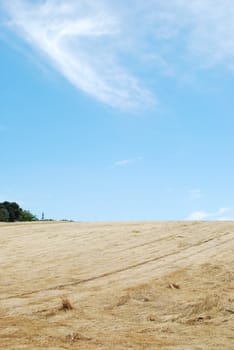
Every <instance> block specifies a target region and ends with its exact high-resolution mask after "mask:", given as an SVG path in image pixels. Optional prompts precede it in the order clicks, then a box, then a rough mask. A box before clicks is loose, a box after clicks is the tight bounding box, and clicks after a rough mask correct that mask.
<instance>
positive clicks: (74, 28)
mask: <svg viewBox="0 0 234 350" xmlns="http://www.w3.org/2000/svg"><path fill="white" fill-rule="evenodd" d="M3 3H4V6H5V9H6V11H7V13H8V15H9V17H10V21H9V28H11V29H13V30H14V31H16V33H17V34H18V35H19V36H21V37H22V38H23V39H24V40H26V41H27V42H28V44H30V45H31V46H32V47H33V48H34V49H36V50H37V51H38V52H39V53H40V54H41V55H43V56H44V58H45V59H46V60H48V61H49V62H50V63H51V64H52V65H53V66H54V67H55V68H56V69H57V70H58V71H59V72H60V73H62V74H63V75H64V76H65V77H66V78H67V79H68V80H69V81H70V82H71V83H72V84H73V85H74V86H75V87H76V88H78V89H79V90H81V91H83V92H85V93H88V94H90V95H92V96H94V97H95V98H97V99H98V100H100V101H102V102H104V103H106V104H109V105H111V106H115V107H120V108H125V109H128V108H135V107H138V108H139V107H140V106H149V105H151V104H152V103H154V102H156V99H154V98H153V97H152V95H151V93H150V92H149V91H148V90H147V89H145V88H144V87H143V86H142V85H141V84H140V82H139V81H138V80H137V79H136V78H135V77H134V76H132V75H131V74H129V73H128V72H127V70H126V69H125V68H124V67H122V66H121V65H120V64H119V63H118V53H117V52H116V50H115V49H114V44H115V41H116V42H117V41H118V40H119V39H118V38H119V37H120V36H121V35H122V33H121V28H120V23H119V20H118V16H117V15H115V14H114V12H113V11H111V10H110V8H108V7H107V6H105V2H104V1H95V2H94V1H91V0H80V1H72V0H66V1H65V0H57V1H56V0H47V1H42V2H36V3H33V2H29V1H25V0H13V1H11V2H9V1H3Z"/></svg>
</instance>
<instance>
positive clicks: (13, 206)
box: [0, 201, 38, 222]
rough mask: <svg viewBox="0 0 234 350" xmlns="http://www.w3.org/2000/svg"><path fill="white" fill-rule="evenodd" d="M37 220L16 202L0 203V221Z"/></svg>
mask: <svg viewBox="0 0 234 350" xmlns="http://www.w3.org/2000/svg"><path fill="white" fill-rule="evenodd" d="M35 220H38V219H37V217H36V216H35V215H33V214H32V213H31V212H30V211H29V210H23V209H22V208H21V207H20V206H19V204H17V203H16V202H7V201H5V202H3V203H0V221H5V222H14V221H35Z"/></svg>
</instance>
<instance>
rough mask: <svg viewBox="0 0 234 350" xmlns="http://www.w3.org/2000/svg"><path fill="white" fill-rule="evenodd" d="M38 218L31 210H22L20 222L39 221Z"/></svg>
mask: <svg viewBox="0 0 234 350" xmlns="http://www.w3.org/2000/svg"><path fill="white" fill-rule="evenodd" d="M37 220H38V219H37V217H36V216H35V215H33V214H32V213H31V212H30V211H29V210H22V211H21V213H20V216H19V221H37Z"/></svg>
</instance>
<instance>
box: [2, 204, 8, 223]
mask: <svg viewBox="0 0 234 350" xmlns="http://www.w3.org/2000/svg"><path fill="white" fill-rule="evenodd" d="M0 221H4V222H7V221H9V212H8V210H7V209H6V208H4V207H2V208H0Z"/></svg>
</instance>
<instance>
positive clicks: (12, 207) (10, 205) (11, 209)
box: [2, 202, 22, 222]
mask: <svg viewBox="0 0 234 350" xmlns="http://www.w3.org/2000/svg"><path fill="white" fill-rule="evenodd" d="M2 205H3V207H4V208H5V209H7V210H8V213H9V219H8V221H9V222H14V221H18V220H19V217H20V213H21V210H22V209H21V208H20V206H19V204H17V203H16V202H3V203H2Z"/></svg>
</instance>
